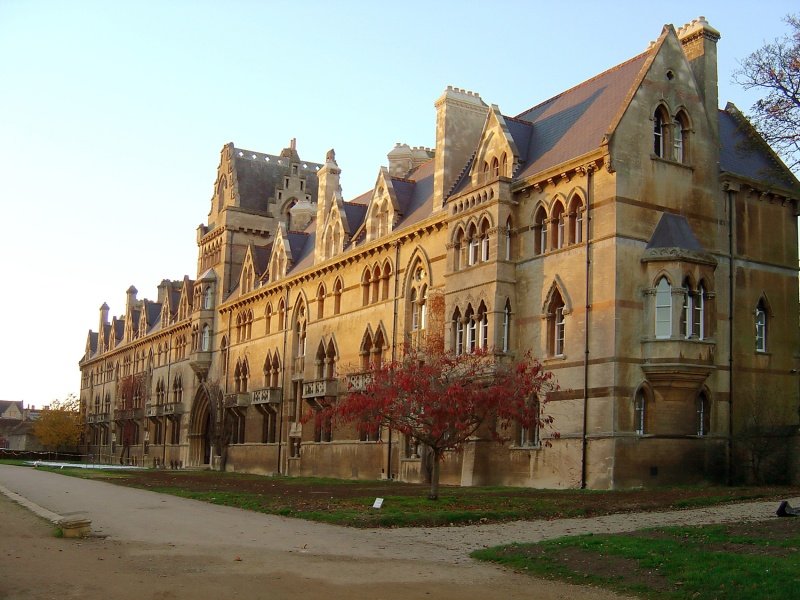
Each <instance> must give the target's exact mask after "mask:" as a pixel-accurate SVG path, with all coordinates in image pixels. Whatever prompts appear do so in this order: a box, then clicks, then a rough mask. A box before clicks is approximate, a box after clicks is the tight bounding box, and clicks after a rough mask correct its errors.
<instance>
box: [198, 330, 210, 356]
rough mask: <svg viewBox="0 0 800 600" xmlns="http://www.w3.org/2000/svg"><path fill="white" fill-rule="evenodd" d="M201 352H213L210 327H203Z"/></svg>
mask: <svg viewBox="0 0 800 600" xmlns="http://www.w3.org/2000/svg"><path fill="white" fill-rule="evenodd" d="M200 350H202V351H203V352H208V351H209V350H211V328H210V327H209V326H208V325H203V334H202V336H201V338H200Z"/></svg>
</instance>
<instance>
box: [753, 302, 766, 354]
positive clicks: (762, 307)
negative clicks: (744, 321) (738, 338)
mask: <svg viewBox="0 0 800 600" xmlns="http://www.w3.org/2000/svg"><path fill="white" fill-rule="evenodd" d="M755 325H756V352H766V351H767V306H766V302H764V299H763V298H762V299H761V300H759V301H758V304H757V305H756V313H755Z"/></svg>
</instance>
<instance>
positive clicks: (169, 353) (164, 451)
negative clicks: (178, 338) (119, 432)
mask: <svg viewBox="0 0 800 600" xmlns="http://www.w3.org/2000/svg"><path fill="white" fill-rule="evenodd" d="M171 368H172V335H170V336H169V337H168V338H167V389H166V390H164V394H165V395H166V400H169V372H170V369H171ZM173 400H175V399H174V398H173ZM167 420H168V419H167V417H166V415H164V430H163V431H162V433H161V435H163V436H164V437H163V439H162V440H161V448H162V452H161V468H162V469H164V468H166V462H167ZM123 435H124V433H123Z"/></svg>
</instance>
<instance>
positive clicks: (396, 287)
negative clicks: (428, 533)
mask: <svg viewBox="0 0 800 600" xmlns="http://www.w3.org/2000/svg"><path fill="white" fill-rule="evenodd" d="M399 287H400V243H399V242H395V244H394V314H393V315H392V362H394V361H395V360H396V357H397V344H396V336H397V297H398V292H399ZM386 478H387V479H390V480H391V479H394V477H392V428H391V427H389V448H388V453H387V457H386Z"/></svg>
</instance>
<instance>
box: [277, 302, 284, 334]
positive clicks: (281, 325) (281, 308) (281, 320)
mask: <svg viewBox="0 0 800 600" xmlns="http://www.w3.org/2000/svg"><path fill="white" fill-rule="evenodd" d="M285 328H286V305H285V304H284V303H283V300H281V301H280V303H279V304H278V330H279V331H280V330H283V329H285Z"/></svg>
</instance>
